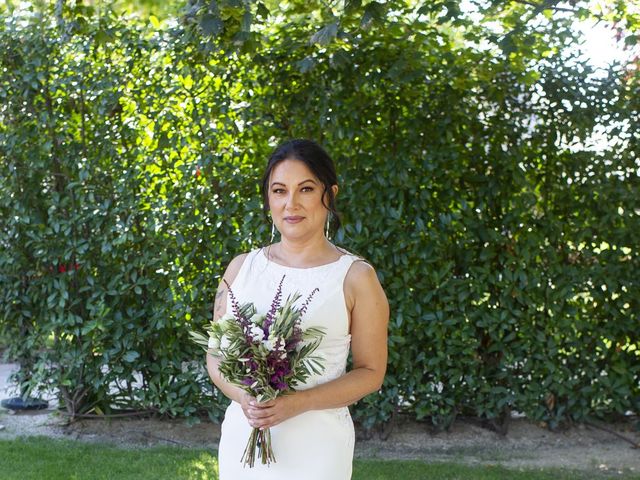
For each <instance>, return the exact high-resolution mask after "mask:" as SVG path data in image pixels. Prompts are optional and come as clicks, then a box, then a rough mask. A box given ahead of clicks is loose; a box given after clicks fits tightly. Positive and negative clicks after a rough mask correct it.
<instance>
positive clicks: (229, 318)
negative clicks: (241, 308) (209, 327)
mask: <svg viewBox="0 0 640 480" xmlns="http://www.w3.org/2000/svg"><path fill="white" fill-rule="evenodd" d="M235 320H236V317H234V316H233V315H232V314H231V313H225V314H224V315H223V316H221V317H220V318H219V319H218V322H217V324H218V328H220V329H221V330H225V329H227V328H228V324H229V323H230V322H235Z"/></svg>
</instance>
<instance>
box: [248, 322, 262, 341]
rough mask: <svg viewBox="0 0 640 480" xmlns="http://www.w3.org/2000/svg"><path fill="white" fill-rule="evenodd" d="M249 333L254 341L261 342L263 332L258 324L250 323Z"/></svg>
mask: <svg viewBox="0 0 640 480" xmlns="http://www.w3.org/2000/svg"><path fill="white" fill-rule="evenodd" d="M249 335H251V337H252V338H253V341H254V342H261V341H262V339H263V338H264V332H263V331H262V328H260V327H259V326H258V325H251V328H250V329H249Z"/></svg>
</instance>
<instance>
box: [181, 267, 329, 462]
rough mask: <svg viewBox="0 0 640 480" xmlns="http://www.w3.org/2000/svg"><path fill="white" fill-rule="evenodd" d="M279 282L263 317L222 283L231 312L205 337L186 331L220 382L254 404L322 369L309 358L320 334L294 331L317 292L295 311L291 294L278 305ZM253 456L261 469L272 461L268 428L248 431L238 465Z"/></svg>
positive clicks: (296, 295) (313, 329)
mask: <svg viewBox="0 0 640 480" xmlns="http://www.w3.org/2000/svg"><path fill="white" fill-rule="evenodd" d="M283 281H284V276H283V277H282V279H281V280H280V284H279V285H278V289H277V291H276V294H275V297H274V299H273V301H272V303H271V308H270V309H269V311H268V312H267V313H266V314H261V313H258V312H257V311H256V308H255V306H254V305H253V304H252V303H245V304H243V305H240V304H239V303H238V300H237V299H236V297H235V295H234V293H233V291H232V290H231V287H230V286H229V284H227V287H228V288H229V296H230V299H231V311H232V313H231V314H226V315H224V316H222V317H221V318H220V319H219V320H218V321H212V322H211V324H210V325H209V326H208V327H207V328H206V329H205V330H206V332H207V333H208V336H205V335H202V334H200V333H197V332H190V333H191V336H192V337H193V339H194V340H195V342H196V343H198V344H199V345H202V346H203V347H205V350H211V352H210V353H211V354H212V355H214V356H215V357H217V358H219V359H220V363H219V365H218V369H219V371H220V373H221V374H222V375H223V376H224V378H225V379H226V380H227V381H228V382H230V383H232V384H233V385H237V386H238V387H240V388H242V389H243V390H245V391H246V392H248V393H249V394H250V395H252V396H254V397H256V399H257V400H258V401H259V402H263V401H269V400H272V399H274V398H276V397H277V396H278V395H281V394H285V393H287V392H288V391H291V390H295V387H296V386H298V385H300V384H302V383H304V382H305V381H306V380H307V378H308V377H309V376H310V375H311V374H312V373H316V374H319V373H321V372H322V370H323V369H324V367H323V365H322V364H321V363H320V360H319V358H318V357H316V356H314V355H313V352H314V351H315V350H316V348H318V345H319V344H320V341H321V340H322V337H323V336H324V330H323V329H322V328H319V327H310V328H307V329H305V330H303V329H302V328H301V327H300V323H301V319H302V316H303V315H304V313H305V312H306V310H307V307H308V306H309V303H310V302H311V299H312V298H313V296H314V295H315V293H316V292H317V291H318V289H317V288H316V289H314V290H313V291H312V292H311V294H309V296H308V297H307V299H306V300H305V302H304V303H303V304H302V306H301V307H300V308H297V307H295V306H294V304H295V303H296V301H297V300H298V299H299V298H300V297H301V295H300V294H299V293H297V292H296V293H294V294H292V295H289V296H288V297H287V299H286V300H285V302H284V304H281V303H282V282H283ZM225 283H226V281H225ZM256 454H258V455H259V456H260V459H261V461H262V463H263V464H269V463H271V462H275V461H276V459H275V455H274V453H273V448H272V446H271V433H270V431H269V429H268V428H266V429H263V430H260V429H259V428H254V429H253V430H252V432H251V435H250V436H249V441H248V442H247V446H246V448H245V450H244V454H243V455H242V458H241V459H240V461H242V462H244V465H245V466H247V465H248V466H249V467H253V466H254V463H255V458H256Z"/></svg>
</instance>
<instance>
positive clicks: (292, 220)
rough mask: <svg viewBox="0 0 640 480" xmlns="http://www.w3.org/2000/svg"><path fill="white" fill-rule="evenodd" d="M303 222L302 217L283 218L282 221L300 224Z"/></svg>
mask: <svg viewBox="0 0 640 480" xmlns="http://www.w3.org/2000/svg"><path fill="white" fill-rule="evenodd" d="M302 220H304V217H284V221H285V222H287V223H300V222H301V221H302Z"/></svg>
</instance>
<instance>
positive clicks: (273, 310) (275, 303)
mask: <svg viewBox="0 0 640 480" xmlns="http://www.w3.org/2000/svg"><path fill="white" fill-rule="evenodd" d="M284 277H286V275H283V276H282V278H281V279H280V283H279V284H278V290H277V291H276V296H275V297H273V301H272V302H271V308H270V309H269V311H268V312H267V315H266V317H265V319H264V326H263V329H264V336H265V338H266V337H268V336H269V328H270V327H271V324H272V323H273V319H274V317H275V315H276V312H277V311H278V307H280V301H281V300H282V282H284Z"/></svg>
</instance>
